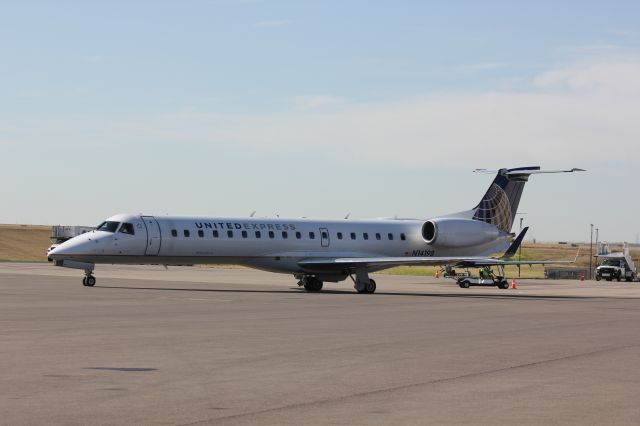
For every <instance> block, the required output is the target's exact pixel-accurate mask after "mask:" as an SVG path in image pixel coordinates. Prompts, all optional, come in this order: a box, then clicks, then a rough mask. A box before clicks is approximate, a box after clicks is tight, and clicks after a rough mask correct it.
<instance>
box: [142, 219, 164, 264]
mask: <svg viewBox="0 0 640 426" xmlns="http://www.w3.org/2000/svg"><path fill="white" fill-rule="evenodd" d="M142 221H143V222H144V226H145V227H146V228H147V248H146V249H145V252H144V254H145V255H147V256H157V255H158V253H159V252H160V244H161V242H162V239H161V235H160V225H159V224H158V221H157V220H156V218H155V217H153V216H142Z"/></svg>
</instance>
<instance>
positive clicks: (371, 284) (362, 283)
mask: <svg viewBox="0 0 640 426" xmlns="http://www.w3.org/2000/svg"><path fill="white" fill-rule="evenodd" d="M350 277H351V279H352V280H353V288H355V289H356V291H357V292H358V293H360V294H373V293H375V292H376V282H375V281H374V280H372V279H371V278H369V273H368V272H367V271H366V270H357V271H356V277H355V278H353V276H352V275H350Z"/></svg>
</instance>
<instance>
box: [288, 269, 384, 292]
mask: <svg viewBox="0 0 640 426" xmlns="http://www.w3.org/2000/svg"><path fill="white" fill-rule="evenodd" d="M349 276H350V277H351V279H352V280H353V288H355V289H356V291H357V292H358V293H360V294H372V293H375V292H376V282H375V281H374V280H372V279H371V278H369V273H368V272H367V271H366V270H358V271H356V272H355V277H354V276H353V274H350V275H349ZM296 278H300V281H298V285H299V286H300V287H304V289H305V290H306V291H308V292H310V293H317V292H319V291H320V290H322V285H323V282H322V280H321V279H320V278H319V277H317V276H313V275H304V276H302V277H300V276H299V275H298V276H296ZM330 281H332V280H330Z"/></svg>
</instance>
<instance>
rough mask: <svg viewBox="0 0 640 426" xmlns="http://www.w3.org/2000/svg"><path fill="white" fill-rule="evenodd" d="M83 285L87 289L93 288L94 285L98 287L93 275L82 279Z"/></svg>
mask: <svg viewBox="0 0 640 426" xmlns="http://www.w3.org/2000/svg"><path fill="white" fill-rule="evenodd" d="M82 284H83V285H84V286H85V287H93V286H94V285H96V277H94V276H93V275H89V276H87V277H84V278H83V279H82Z"/></svg>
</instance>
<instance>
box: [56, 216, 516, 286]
mask: <svg viewBox="0 0 640 426" xmlns="http://www.w3.org/2000/svg"><path fill="white" fill-rule="evenodd" d="M107 220H108V221H114V222H120V223H124V222H126V223H131V224H133V227H134V230H135V234H134V235H130V234H126V233H122V232H119V231H116V232H105V231H99V230H96V231H92V232H89V233H86V234H83V235H80V236H78V237H75V238H73V239H71V240H69V241H67V242H65V243H63V244H62V245H60V246H58V247H57V248H56V249H55V250H54V251H53V252H52V253H51V257H52V258H53V259H54V260H55V259H67V260H75V261H79V262H87V263H94V264H95V263H112V264H165V265H184V264H241V265H246V266H250V267H254V268H258V269H264V270H269V271H273V272H286V273H294V274H295V273H314V272H324V273H329V271H326V270H324V271H314V270H312V269H310V268H309V267H305V268H303V267H301V266H300V265H299V264H298V262H299V261H300V260H303V259H308V258H314V259H318V258H341V257H349V258H354V257H385V256H388V257H412V256H419V257H429V256H451V255H456V256H481V255H486V254H488V253H493V252H496V251H498V250H501V249H503V248H504V247H505V244H507V235H500V236H499V237H497V238H492V239H491V240H490V241H487V242H485V243H483V244H478V245H473V246H464V247H457V248H455V249H453V248H447V247H440V246H439V245H438V242H437V241H436V242H435V243H434V244H428V243H427V242H426V241H425V240H424V238H423V236H422V226H423V224H424V222H425V221H423V220H395V219H375V220H351V219H344V220H309V219H284V218H273V219H258V218H212V217H209V218H207V217H167V216H164V217H162V216H160V217H158V216H155V217H154V216H137V215H128V214H120V215H116V216H113V217H111V218H109V219H107ZM483 225H484V224H483ZM489 226H490V225H489ZM491 228H493V227H491ZM185 231H188V236H186V235H185ZM215 232H217V236H215V235H214V233H215ZM229 232H231V233H232V235H231V236H230V235H229ZM256 232H259V233H260V237H259V238H258V236H257V235H256ZM270 232H272V233H273V234H272V235H273V237H271V236H270ZM243 233H245V234H244V235H243ZM298 233H299V235H298ZM312 233H313V235H312ZM339 234H341V235H342V238H339ZM352 234H354V235H355V238H352ZM365 234H366V236H367V237H368V238H365ZM389 234H391V235H392V239H390V238H389ZM245 235H246V236H245ZM378 235H379V236H380V238H379V239H378V238H377V236H378ZM403 236H404V239H403V238H402V237H403ZM312 237H313V238H312ZM375 269H382V268H381V267H377V268H370V270H375Z"/></svg>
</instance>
